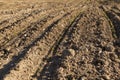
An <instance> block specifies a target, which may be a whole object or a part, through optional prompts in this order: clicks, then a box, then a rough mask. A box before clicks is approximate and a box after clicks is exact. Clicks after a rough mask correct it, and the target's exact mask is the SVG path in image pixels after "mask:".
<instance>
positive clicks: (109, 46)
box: [105, 45, 115, 52]
mask: <svg viewBox="0 0 120 80" xmlns="http://www.w3.org/2000/svg"><path fill="white" fill-rule="evenodd" d="M105 50H106V51H109V52H114V50H115V48H114V47H113V46H112V45H107V46H105Z"/></svg>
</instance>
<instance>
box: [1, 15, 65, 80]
mask: <svg viewBox="0 0 120 80" xmlns="http://www.w3.org/2000/svg"><path fill="white" fill-rule="evenodd" d="M66 15H67V14H65V15H63V16H62V17H60V18H59V19H57V20H56V21H54V22H53V23H51V24H50V25H49V26H48V27H47V28H46V29H45V30H44V32H43V33H42V34H40V36H39V37H38V38H36V39H35V40H34V41H32V42H31V43H30V44H29V45H28V46H26V47H24V49H23V50H22V51H21V52H19V53H18V55H17V56H13V58H12V60H11V61H10V62H9V63H8V64H6V65H4V67H3V68H2V69H0V80H3V79H4V77H5V76H6V75H7V74H9V73H10V70H11V69H12V68H14V67H15V66H16V65H17V64H18V63H19V62H20V61H21V60H22V58H23V57H25V56H26V54H27V51H28V50H29V49H30V48H32V47H33V46H34V45H35V43H37V42H38V41H40V40H41V39H42V38H43V37H44V36H45V35H46V32H50V30H51V29H52V27H53V26H54V25H56V24H57V23H58V22H59V21H60V20H61V19H62V18H63V17H65V16H66Z"/></svg>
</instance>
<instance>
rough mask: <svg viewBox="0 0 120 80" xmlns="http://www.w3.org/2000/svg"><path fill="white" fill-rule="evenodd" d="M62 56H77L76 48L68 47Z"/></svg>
mask: <svg viewBox="0 0 120 80" xmlns="http://www.w3.org/2000/svg"><path fill="white" fill-rule="evenodd" d="M62 56H63V57H66V56H75V50H74V49H66V50H64V51H63V52H62Z"/></svg>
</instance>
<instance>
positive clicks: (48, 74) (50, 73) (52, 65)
mask: <svg viewBox="0 0 120 80" xmlns="http://www.w3.org/2000/svg"><path fill="white" fill-rule="evenodd" d="M81 16H82V15H81V13H80V14H79V15H78V16H77V17H76V18H75V19H74V20H73V21H72V23H71V24H70V25H69V26H68V27H67V28H66V29H65V30H64V31H63V33H62V36H61V37H60V38H59V39H58V41H56V43H55V44H54V45H53V46H52V48H51V49H50V50H49V51H48V55H49V54H52V57H50V58H48V59H47V57H48V55H47V56H45V58H46V59H47V61H48V63H47V64H46V65H45V66H44V68H43V69H42V71H41V72H40V76H37V75H34V77H36V76H37V80H56V79H55V77H57V75H56V73H55V71H56V70H57V69H58V68H59V66H61V64H62V63H61V62H62V60H63V59H64V58H62V56H55V55H56V53H57V50H58V47H59V45H60V43H61V42H62V41H63V39H64V38H65V36H66V35H67V34H72V32H73V31H72V30H73V28H74V27H75V26H76V24H77V23H78V21H79V20H80V18H81ZM70 29H71V31H72V32H71V31H69V30H70Z"/></svg>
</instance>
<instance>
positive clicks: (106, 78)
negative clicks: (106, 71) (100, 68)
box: [103, 75, 111, 80]
mask: <svg viewBox="0 0 120 80" xmlns="http://www.w3.org/2000/svg"><path fill="white" fill-rule="evenodd" d="M103 78H104V79H105V80H110V79H111V78H110V76H109V75H104V76H103Z"/></svg>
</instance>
